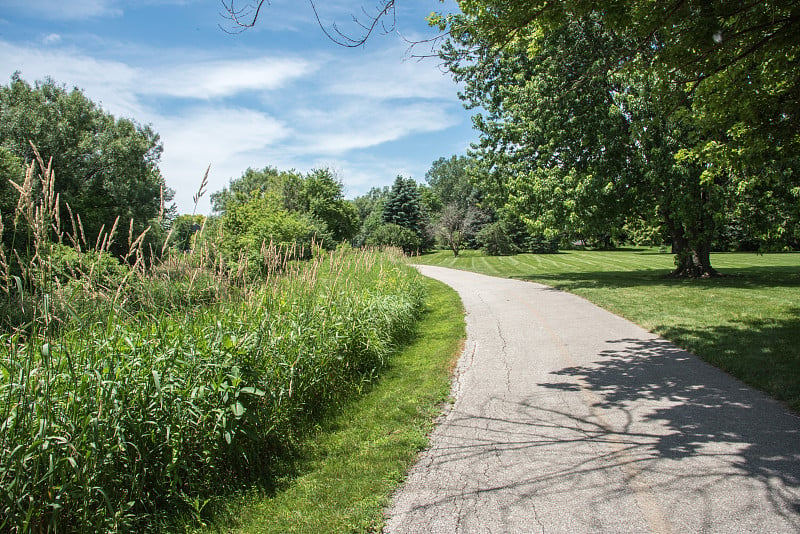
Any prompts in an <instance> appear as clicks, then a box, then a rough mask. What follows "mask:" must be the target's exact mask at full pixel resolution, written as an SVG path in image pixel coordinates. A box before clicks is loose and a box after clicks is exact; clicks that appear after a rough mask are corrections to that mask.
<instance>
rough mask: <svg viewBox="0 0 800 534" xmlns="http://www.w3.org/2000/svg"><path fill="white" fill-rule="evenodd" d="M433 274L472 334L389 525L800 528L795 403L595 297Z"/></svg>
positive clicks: (566, 529) (799, 425)
mask: <svg viewBox="0 0 800 534" xmlns="http://www.w3.org/2000/svg"><path fill="white" fill-rule="evenodd" d="M419 269H420V271H421V272H422V273H423V274H425V275H426V276H430V277H432V278H435V279H438V280H441V281H443V282H445V283H446V284H448V285H450V286H451V287H453V288H454V289H455V290H456V291H457V292H458V293H459V294H460V295H461V299H462V301H463V303H464V307H465V309H466V312H467V341H466V347H465V350H464V353H463V355H462V357H461V359H460V360H459V364H458V366H457V369H456V372H455V377H454V383H453V396H454V402H453V404H452V405H451V406H449V408H448V409H447V410H446V413H445V414H444V415H443V416H442V419H441V421H440V424H438V425H437V427H436V429H435V430H434V432H433V434H432V436H431V446H430V448H429V449H428V450H426V451H425V452H424V453H423V454H422V455H421V457H420V460H419V461H418V463H417V464H416V465H415V467H414V468H413V469H412V471H411V472H410V473H409V476H408V479H407V481H406V483H405V484H404V486H403V487H402V488H401V489H400V490H399V491H398V492H397V493H396V494H395V496H394V498H393V502H392V505H391V507H390V508H389V509H388V510H387V524H386V528H385V529H384V532H386V533H389V534H401V533H413V534H424V533H473V532H475V533H483V532H485V533H489V532H491V533H528V532H530V533H534V532H549V533H573V532H613V533H622V532H636V533H639V532H654V533H691V532H708V533H712V532H713V533H718V532H719V533H722V532H730V533H742V532H765V533H767V532H768V533H779V532H793V533H797V532H800V418H798V417H797V416H796V415H793V414H792V413H790V412H788V411H787V410H786V409H785V408H784V407H783V406H781V405H780V404H778V403H776V402H774V401H772V400H771V399H769V398H767V397H766V396H764V395H762V394H761V393H758V392H756V391H753V390H752V389H750V388H748V387H746V386H745V385H743V384H742V383H741V382H739V381H737V380H735V379H733V378H731V377H730V376H728V375H726V374H725V373H722V372H721V371H719V370H717V369H715V368H713V367H711V366H710V365H708V364H705V363H704V362H702V361H700V360H699V359H698V358H696V357H695V356H693V355H691V354H689V353H687V352H685V351H683V350H680V349H678V348H676V347H675V346H674V345H672V344H670V343H668V342H666V341H664V340H662V339H660V338H658V337H656V336H654V335H653V334H651V333H649V332H647V331H646V330H644V329H642V328H640V327H638V326H636V325H634V324H633V323H631V322H629V321H626V320H624V319H622V318H620V317H618V316H616V315H613V314H611V313H609V312H606V311H604V310H602V309H600V308H598V307H597V306H595V305H593V304H591V303H589V302H588V301H586V300H584V299H582V298H580V297H577V296H574V295H570V294H568V293H564V292H560V291H556V290H554V289H552V288H548V287H546V286H542V285H538V284H534V283H531V282H524V281H519V280H508V279H502V278H493V277H489V276H484V275H479V274H474V273H469V272H464V271H456V270H452V269H445V268H441V267H428V266H420V267H419ZM743 305H746V303H743Z"/></svg>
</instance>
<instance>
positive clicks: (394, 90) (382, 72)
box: [330, 48, 455, 100]
mask: <svg viewBox="0 0 800 534" xmlns="http://www.w3.org/2000/svg"><path fill="white" fill-rule="evenodd" d="M402 57H403V52H402V50H401V49H400V48H391V49H390V50H389V51H386V52H382V53H379V54H371V55H370V56H368V57H367V58H365V60H364V61H358V62H356V64H355V65H348V66H347V67H345V68H343V69H339V71H338V76H337V78H336V79H337V81H335V82H333V83H332V84H331V86H330V90H331V91H332V92H334V93H337V94H340V95H348V96H356V97H364V98H376V99H382V100H383V99H390V98H423V99H437V98H441V99H448V100H451V99H452V97H453V94H454V92H455V85H454V84H453V81H452V79H451V78H450V76H449V75H446V74H443V73H442V71H441V70H440V69H439V67H438V61H439V60H438V59H428V60H422V61H418V60H413V59H407V60H405V61H401V60H400V59H399V58H402Z"/></svg>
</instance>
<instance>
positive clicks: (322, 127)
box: [297, 100, 456, 154]
mask: <svg viewBox="0 0 800 534" xmlns="http://www.w3.org/2000/svg"><path fill="white" fill-rule="evenodd" d="M297 118H298V123H300V124H304V125H307V127H306V128H304V129H303V132H304V133H302V134H301V139H302V141H303V143H302V146H303V148H304V149H305V150H307V151H308V152H311V153H323V154H339V153H343V152H347V151H350V150H354V149H363V148H369V147H374V146H377V145H380V144H383V143H386V142H389V141H395V140H397V139H400V138H402V137H405V136H408V135H412V134H415V133H422V132H435V131H440V130H445V129H447V128H449V127H450V126H453V125H454V124H455V122H456V119H455V118H453V117H450V116H449V115H448V113H447V111H446V109H444V107H443V106H441V105H439V104H435V103H426V102H415V103H409V104H400V103H386V102H383V103H382V102H379V101H363V100H360V101H357V102H350V103H348V104H347V105H344V106H340V107H337V108H333V109H332V110H327V111H326V110H320V109H305V110H300V111H299V112H298V116H297Z"/></svg>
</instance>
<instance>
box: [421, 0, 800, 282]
mask: <svg viewBox="0 0 800 534" xmlns="http://www.w3.org/2000/svg"><path fill="white" fill-rule="evenodd" d="M778 4H779V3H775V2H765V3H755V4H748V5H747V6H741V7H734V6H733V5H732V4H728V3H725V2H710V3H709V2H683V3H680V4H678V5H677V6H676V7H675V8H674V9H673V8H671V7H669V5H667V4H665V5H662V6H659V7H658V8H656V9H651V8H652V6H651V5H650V4H649V3H643V2H639V1H638V0H628V1H625V2H620V3H616V4H614V6H610V7H607V8H606V7H604V8H603V9H602V10H600V9H599V8H597V6H596V4H595V3H592V2H574V3H569V5H567V3H565V2H547V3H543V2H519V3H502V2H495V1H493V0H474V1H467V2H461V3H460V7H461V9H462V12H463V13H462V14H457V15H453V16H450V17H449V18H446V17H441V16H438V17H437V16H434V17H433V18H432V21H433V22H434V23H437V24H440V25H441V26H442V27H443V28H449V29H450V31H451V36H452V39H451V40H450V41H449V42H448V43H447V44H446V45H445V46H444V47H443V56H444V57H445V58H446V60H447V61H448V64H449V66H450V68H451V71H452V72H453V73H454V75H455V77H456V79H457V80H461V81H464V82H466V90H465V93H464V98H465V99H466V100H467V102H468V105H469V106H482V107H483V108H484V109H485V110H486V115H484V114H478V115H477V116H476V118H475V122H476V125H477V126H478V128H479V129H480V130H481V132H482V137H481V142H480V144H479V145H478V146H477V147H476V151H475V155H476V157H477V158H478V160H479V162H480V167H481V168H482V172H478V173H476V174H477V176H478V177H479V179H480V180H481V183H482V184H483V187H485V188H486V191H487V193H488V195H489V200H490V201H492V202H493V203H494V205H495V207H496V208H498V209H500V208H502V209H504V210H506V211H508V212H509V213H511V214H516V215H517V216H519V217H521V218H522V220H523V221H524V222H525V223H526V225H527V226H528V228H529V232H530V233H531V234H533V235H537V234H543V235H544V236H545V237H546V238H548V239H549V237H551V236H553V235H562V236H565V237H568V238H579V239H582V240H587V241H595V242H599V243H611V242H614V241H615V240H621V239H624V238H626V237H627V236H625V235H624V234H623V233H622V232H621V231H620V230H621V229H623V228H625V227H626V226H628V227H632V226H631V224H629V222H630V221H636V223H635V224H636V227H638V228H641V227H642V223H644V224H645V225H646V227H649V228H651V229H652V228H659V227H660V228H661V230H662V231H663V234H662V237H663V238H664V239H666V240H670V241H671V242H672V244H673V248H674V249H675V250H676V252H677V253H678V254H677V257H676V261H677V269H676V274H679V275H687V276H704V275H711V274H714V270H713V268H712V267H711V265H710V260H709V253H710V250H711V246H712V243H714V240H715V239H718V238H719V236H720V235H721V234H724V233H725V228H727V227H728V226H730V225H732V224H735V225H736V226H738V227H739V228H740V229H741V230H743V231H744V232H745V233H748V232H749V233H751V234H753V235H759V236H760V237H759V238H758V239H760V240H761V242H762V244H764V245H766V244H768V243H770V242H774V237H775V236H778V235H780V236H784V238H785V237H786V236H792V235H794V232H792V231H791V230H789V229H788V228H787V227H785V226H784V225H783V224H782V223H781V221H786V220H789V221H793V220H796V217H797V213H798V210H797V203H796V202H795V203H794V204H792V202H791V200H789V199H792V198H795V199H796V198H797V197H796V196H795V195H794V193H793V191H795V190H796V187H797V186H796V184H797V177H796V175H795V173H794V171H793V170H789V169H794V168H796V162H797V159H798V158H797V157H798V153H799V152H798V148H800V145H799V144H798V141H800V136H798V135H797V133H796V132H797V129H796V128H795V129H794V131H790V130H788V129H785V127H787V126H788V125H790V124H793V125H795V126H796V120H797V112H798V109H797V107H796V106H794V105H792V104H788V103H787V100H786V99H789V100H792V102H796V101H797V99H793V97H792V95H795V94H796V93H797V91H798V87H800V85H799V84H798V83H797V79H798V78H797V76H796V74H795V71H796V68H795V67H794V66H793V65H790V64H789V63H786V62H785V61H784V59H783V58H786V57H790V58H794V57H796V55H797V52H798V44H797V41H796V39H793V38H791V37H789V35H790V33H789V28H791V27H792V24H793V22H792V21H795V20H796V14H795V15H792V13H793V9H796V8H794V7H792V6H790V5H783V4H780V5H778ZM756 21H760V22H756ZM689 50H691V54H689V55H687V53H686V51H689ZM777 51H780V53H779V54H778V55H777V56H776V55H775V53H776V52H777ZM778 56H779V57H780V58H781V59H776V57H778ZM787 73H789V74H790V75H789V77H788V81H786V80H787V77H786V76H785V75H786V74H787ZM779 79H781V80H784V81H785V83H782V84H781V83H779V82H778V80H779ZM767 95H769V96H767ZM773 97H775V98H773ZM733 100H736V104H731V105H728V104H727V103H730V102H732V101H733ZM757 103H759V104H760V103H763V104H764V105H766V106H767V110H768V111H767V112H766V113H765V116H767V117H770V119H769V121H771V122H773V123H774V124H775V125H776V128H775V129H773V130H770V129H768V128H767V127H766V122H764V121H762V120H761V118H760V117H755V115H754V111H753V110H755V109H759V108H758V107H757V106H756V104H757ZM776 114H777V115H780V116H777V115H776ZM768 139H769V140H768ZM745 145H747V146H745ZM756 190H757V191H759V192H760V193H761V195H758V196H756V195H751V194H750V192H752V191H756ZM764 198H766V199H768V200H767V201H764V200H762V199H764ZM789 206H793V207H789ZM754 207H758V208H762V209H765V210H768V212H769V216H768V217H761V218H760V223H757V222H756V221H755V220H746V219H747V217H746V216H745V215H744V214H745V213H752V212H754V210H753V208H754ZM790 224H791V223H790ZM745 227H747V230H744V228H745ZM650 233H652V232H650ZM784 243H787V241H786V240H785V241H784ZM769 246H774V245H769Z"/></svg>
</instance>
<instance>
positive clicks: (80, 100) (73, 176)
mask: <svg viewBox="0 0 800 534" xmlns="http://www.w3.org/2000/svg"><path fill="white" fill-rule="evenodd" d="M31 143H33V144H34V145H36V146H37V147H38V148H39V149H40V150H41V151H42V153H45V154H52V158H53V162H52V165H53V168H55V169H58V176H57V180H56V182H55V193H56V194H57V195H59V197H60V200H61V202H62V203H64V204H65V205H67V204H68V205H69V206H70V208H71V209H72V211H73V213H76V214H77V213H79V214H80V215H81V224H82V226H83V231H84V235H85V236H86V238H87V240H88V241H92V242H94V241H95V240H96V239H97V237H98V235H100V234H101V233H102V229H103V228H105V230H108V229H109V228H111V226H112V225H113V224H114V221H115V220H116V218H117V217H120V218H121V219H122V220H123V221H124V223H123V224H127V222H128V221H131V220H132V221H133V232H134V233H136V234H137V235H138V234H140V233H141V232H143V231H144V230H145V229H146V228H147V227H148V226H150V227H152V228H155V227H156V226H158V225H159V224H160V222H159V221H158V219H159V217H160V216H162V217H169V216H170V215H171V213H172V211H171V209H170V208H167V210H166V212H165V211H163V209H162V200H163V201H165V202H169V201H170V200H171V199H172V194H173V193H172V191H171V190H169V189H168V188H167V187H166V185H165V183H164V178H163V177H162V176H161V173H160V172H159V170H158V161H159V159H160V157H161V150H162V148H161V144H160V141H159V137H158V135H157V134H156V133H155V132H154V131H153V130H152V129H151V128H150V127H149V126H140V125H137V124H135V123H134V122H132V121H130V120H128V119H115V118H114V117H113V116H112V115H109V114H108V113H105V112H104V111H103V110H102V109H101V108H99V107H97V106H96V105H95V104H94V103H93V102H92V101H90V100H89V99H88V98H86V96H85V95H84V94H83V93H82V92H81V91H79V90H78V89H74V90H72V91H67V90H66V89H65V88H64V87H61V86H58V85H57V84H56V83H55V82H54V81H52V80H47V81H45V82H43V83H36V84H35V85H34V86H31V85H29V84H28V83H27V82H25V81H23V80H22V79H21V78H20V77H19V75H17V74H15V75H14V76H13V78H12V80H11V83H10V84H9V85H8V86H0V146H2V147H3V148H4V149H5V150H6V151H8V152H10V153H11V154H12V155H13V156H14V157H15V158H18V159H19V160H21V161H24V162H31V161H34V160H35V154H34V151H33V148H32V145H31ZM3 160H5V161H8V156H3ZM5 165H6V166H7V164H5ZM4 172H7V170H6V169H5V168H4ZM6 187H7V186H6V185H5V184H4V185H3V186H0V197H2V196H3V190H4V188H6ZM0 202H2V198H0ZM4 207H5V206H3V205H0V209H3V208H4ZM60 217H61V221H60V222H61V224H62V226H63V227H64V228H69V227H70V219H69V214H68V212H67V210H63V211H62V212H61V215H60ZM4 224H5V221H4ZM8 228H11V227H8ZM9 233H10V232H9ZM156 233H157V231H155V230H154V231H153V234H156ZM22 235H25V234H24V232H23V233H22ZM154 245H155V248H156V249H157V250H160V248H161V243H154ZM27 246H28V244H27V243H25V239H18V240H17V241H16V244H15V248H17V249H18V250H20V251H22V250H24V249H25V248H26V247H27ZM111 252H112V253H113V254H114V255H115V256H120V255H122V254H124V253H125V252H126V247H125V246H124V245H123V244H122V243H114V244H112V247H111Z"/></svg>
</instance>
